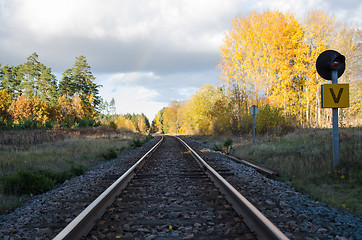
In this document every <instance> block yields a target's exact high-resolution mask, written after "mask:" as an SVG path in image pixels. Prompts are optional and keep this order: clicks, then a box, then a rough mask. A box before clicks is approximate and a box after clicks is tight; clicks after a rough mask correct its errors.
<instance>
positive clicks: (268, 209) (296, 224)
mask: <svg viewBox="0 0 362 240" xmlns="http://www.w3.org/2000/svg"><path fill="white" fill-rule="evenodd" d="M159 139H160V138H159V137H155V138H154V139H152V140H151V141H149V142H147V143H145V144H144V145H143V146H142V147H139V148H137V149H135V150H130V151H125V152H124V153H122V154H121V155H119V156H118V158H117V159H114V160H111V161H107V162H104V163H101V164H99V165H98V166H96V167H94V168H93V169H92V170H90V171H88V172H87V173H85V174H84V175H82V176H79V177H75V178H73V179H71V180H68V181H66V182H64V183H63V184H62V185H60V186H58V187H56V188H55V189H53V190H51V191H49V192H46V193H44V194H41V195H38V196H34V197H32V198H31V199H29V200H28V201H26V202H25V203H24V204H23V205H22V206H21V207H19V208H17V209H15V210H14V211H12V212H11V213H9V214H7V215H1V216H0V239H5V240H7V239H52V238H53V237H54V236H56V234H57V233H59V232H60V231H61V230H62V229H63V228H64V227H65V226H66V225H67V224H68V223H69V222H71V221H72V220H73V219H74V218H75V217H76V216H77V215H78V214H79V213H80V212H81V211H82V210H83V209H84V208H85V207H86V206H88V204H89V203H90V202H92V201H93V200H94V199H95V198H96V197H97V196H98V195H99V194H100V193H101V192H103V191H104V190H105V189H106V188H107V187H108V186H109V185H110V184H111V181H110V180H109V179H110V177H108V178H105V176H112V177H116V176H120V175H122V174H123V173H124V172H125V171H126V170H127V169H128V168H129V167H130V166H132V165H133V164H134V163H135V162H136V161H137V160H138V159H139V158H140V157H142V155H143V154H145V153H146V152H147V151H148V150H149V149H150V148H151V147H152V146H153V145H154V144H156V142H157V141H158V140H159ZM184 140H185V141H186V142H187V143H188V144H189V145H190V146H191V147H192V148H194V149H195V150H196V151H197V152H198V153H199V154H200V155H201V157H203V158H204V159H205V160H206V161H207V162H208V163H209V164H210V165H211V166H212V167H215V168H227V169H230V170H231V171H232V172H233V173H234V174H233V175H231V176H227V177H225V178H226V180H227V181H229V182H230V183H231V184H232V185H233V186H234V187H235V188H236V189H237V190H238V191H240V193H241V194H242V195H244V196H245V197H246V198H247V199H248V200H249V201H250V202H251V203H252V204H254V205H255V206H256V207H257V208H258V209H259V210H260V211H261V212H262V213H263V214H264V215H265V216H266V217H267V218H269V219H270V220H271V221H272V222H273V223H274V224H275V225H276V226H277V227H278V228H279V229H280V230H281V231H282V232H283V233H285V234H286V235H287V236H288V237H289V238H290V239H344V240H345V239H354V240H357V239H362V227H361V226H362V217H361V216H360V215H353V214H349V213H348V212H346V211H343V210H340V209H336V208H332V207H330V206H328V205H326V204H322V203H318V202H315V201H313V200H312V199H311V198H310V197H309V196H307V195H305V194H301V193H298V192H296V191H295V190H294V189H293V188H291V187H290V186H288V185H286V184H284V183H282V182H279V181H275V180H273V179H269V178H267V177H265V176H264V175H262V174H260V173H258V172H257V171H255V170H254V169H252V168H250V167H247V166H245V165H243V164H240V163H236V162H234V161H232V160H231V159H229V158H228V157H227V156H224V155H222V154H219V153H217V152H214V151H212V150H211V149H209V148H208V147H206V146H204V145H202V144H200V143H198V142H196V141H194V140H190V139H186V138H185V139H184ZM125 224H127V223H125ZM190 239H192V238H190Z"/></svg>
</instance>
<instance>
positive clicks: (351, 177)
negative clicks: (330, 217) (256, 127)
mask: <svg viewBox="0 0 362 240" xmlns="http://www.w3.org/2000/svg"><path fill="white" fill-rule="evenodd" d="M193 138H194V139H197V140H199V141H201V142H204V143H205V144H207V145H209V146H212V147H214V148H220V146H222V145H223V143H224V141H225V140H226V139H227V138H228V137H227V136H226V137H205V136H203V137H200V136H198V137H193ZM232 139H233V140H234V141H233V142H234V144H233V147H234V151H233V153H232V155H234V156H237V157H239V158H241V159H245V160H248V161H251V162H254V163H260V164H263V165H266V166H268V167H270V168H273V169H277V170H279V172H280V177H279V178H278V179H279V180H282V181H284V182H286V183H288V184H289V185H292V186H293V187H294V188H295V189H296V190H297V191H299V192H303V193H307V194H309V195H310V196H311V197H312V198H313V199H315V200H316V201H320V202H323V203H327V204H330V205H332V206H334V207H338V208H343V209H346V210H348V211H350V212H352V213H357V214H362V201H361V199H362V128H350V129H340V137H339V140H340V165H339V166H338V168H337V169H336V171H333V170H332V162H333V160H332V129H298V130H295V131H294V132H291V133H288V134H286V135H285V136H281V137H277V136H259V137H257V139H256V144H255V145H254V144H253V143H252V137H250V136H244V137H241V138H240V137H232ZM215 146H216V147H215Z"/></svg>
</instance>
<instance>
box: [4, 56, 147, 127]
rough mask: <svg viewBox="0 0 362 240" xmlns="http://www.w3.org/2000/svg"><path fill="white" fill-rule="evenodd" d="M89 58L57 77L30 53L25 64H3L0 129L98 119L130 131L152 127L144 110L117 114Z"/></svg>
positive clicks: (94, 122) (77, 61)
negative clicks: (96, 76)
mask: <svg viewBox="0 0 362 240" xmlns="http://www.w3.org/2000/svg"><path fill="white" fill-rule="evenodd" d="M100 87H101V85H98V84H96V83H95V77H94V76H93V74H92V72H91V67H90V66H89V65H88V63H87V60H86V57H84V56H79V57H77V58H76V59H75V63H74V65H73V67H72V68H69V69H67V70H65V72H64V73H63V76H62V78H61V80H60V81H58V80H57V79H56V77H55V75H54V74H52V71H51V68H49V67H47V66H45V65H44V64H42V63H41V62H39V60H38V55H37V53H35V52H34V53H33V54H31V55H30V56H29V57H28V58H27V61H26V62H25V63H24V64H21V65H18V66H9V65H4V66H1V65H0V129H35V128H53V127H60V128H74V127H92V126H99V125H100V124H107V125H110V126H111V127H112V128H114V129H117V128H122V129H124V130H128V131H140V132H141V131H143V132H146V131H148V129H149V120H148V119H147V117H146V116H145V115H144V114H137V115H136V114H132V115H131V114H126V115H120V116H118V115H116V114H115V102H114V99H112V100H111V101H110V103H108V102H107V101H103V99H102V98H101V97H100V96H99V88H100Z"/></svg>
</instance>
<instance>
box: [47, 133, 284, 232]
mask: <svg viewBox="0 0 362 240" xmlns="http://www.w3.org/2000/svg"><path fill="white" fill-rule="evenodd" d="M218 172H219V173H220V174H221V175H227V174H231V173H230V172H229V171H228V170H226V169H216V170H214V169H212V168H211V167H210V166H209V165H208V164H207V163H206V162H205V161H204V160H203V159H202V158H201V157H199V155H198V154H197V153H196V152H195V151H194V150H192V149H191V148H190V147H189V146H188V145H187V144H186V143H185V142H183V141H182V140H181V139H177V138H175V137H164V138H162V139H161V140H160V141H159V142H158V143H157V144H156V145H155V146H154V147H153V148H152V149H151V150H150V151H149V152H148V153H146V155H145V156H143V157H142V158H141V159H140V160H139V161H138V162H137V163H136V164H135V165H134V166H132V167H131V168H130V169H129V170H128V171H127V172H126V173H125V174H123V175H122V176H121V177H120V178H119V179H117V180H116V181H115V182H114V183H113V184H112V185H111V186H110V187H109V188H108V189H107V190H106V191H105V192H103V193H102V194H101V195H100V196H99V197H98V198H97V199H96V200H95V201H93V202H92V203H91V204H90V205H89V206H88V207H87V208H86V209H85V210H84V211H83V212H82V213H81V214H79V215H78V217H76V218H75V219H74V220H73V221H72V222H71V223H70V224H69V225H68V226H67V227H66V228H65V229H63V231H61V232H60V233H59V234H58V235H57V236H56V237H55V238H54V239H137V238H138V239H287V237H285V236H284V234H283V233H281V232H280V230H279V229H277V228H276V227H275V226H274V225H273V224H272V223H271V222H270V221H269V220H268V219H266V218H265V217H264V216H263V215H262V214H261V213H260V212H259V211H258V210H257V209H256V208H255V207H254V206H252V205H251V204H250V203H249V202H248V201H247V200H246V199H245V198H244V197H243V196H242V195H241V194H240V193H238V192H237V191H236V190H235V189H234V188H233V187H232V186H231V185H230V184H229V183H228V182H226V180H225V179H223V178H222V177H221V176H220V174H219V173H218Z"/></svg>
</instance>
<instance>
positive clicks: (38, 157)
mask: <svg viewBox="0 0 362 240" xmlns="http://www.w3.org/2000/svg"><path fill="white" fill-rule="evenodd" d="M139 137H140V135H138V134H135V133H122V132H119V131H114V130H112V129H111V128H108V127H97V128H88V129H68V130H61V129H57V130H24V131H2V132H0V144H1V145H0V178H1V177H4V176H13V175H15V174H16V173H17V172H21V171H32V172H37V171H39V170H42V171H51V172H55V173H61V172H64V171H69V169H71V168H81V169H89V168H91V167H93V166H95V165H97V164H98V163H100V162H102V161H105V160H107V159H109V157H111V158H112V157H114V155H115V154H119V153H121V152H122V151H123V150H124V149H126V148H128V147H129V145H130V143H131V142H132V141H133V140H134V139H135V138H139ZM27 197H29V196H14V195H13V196H10V195H6V194H4V192H2V189H1V188H0V213H4V212H6V211H7V210H9V209H12V208H13V207H14V206H18V205H19V204H20V203H21V201H23V200H24V199H25V198H27Z"/></svg>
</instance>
